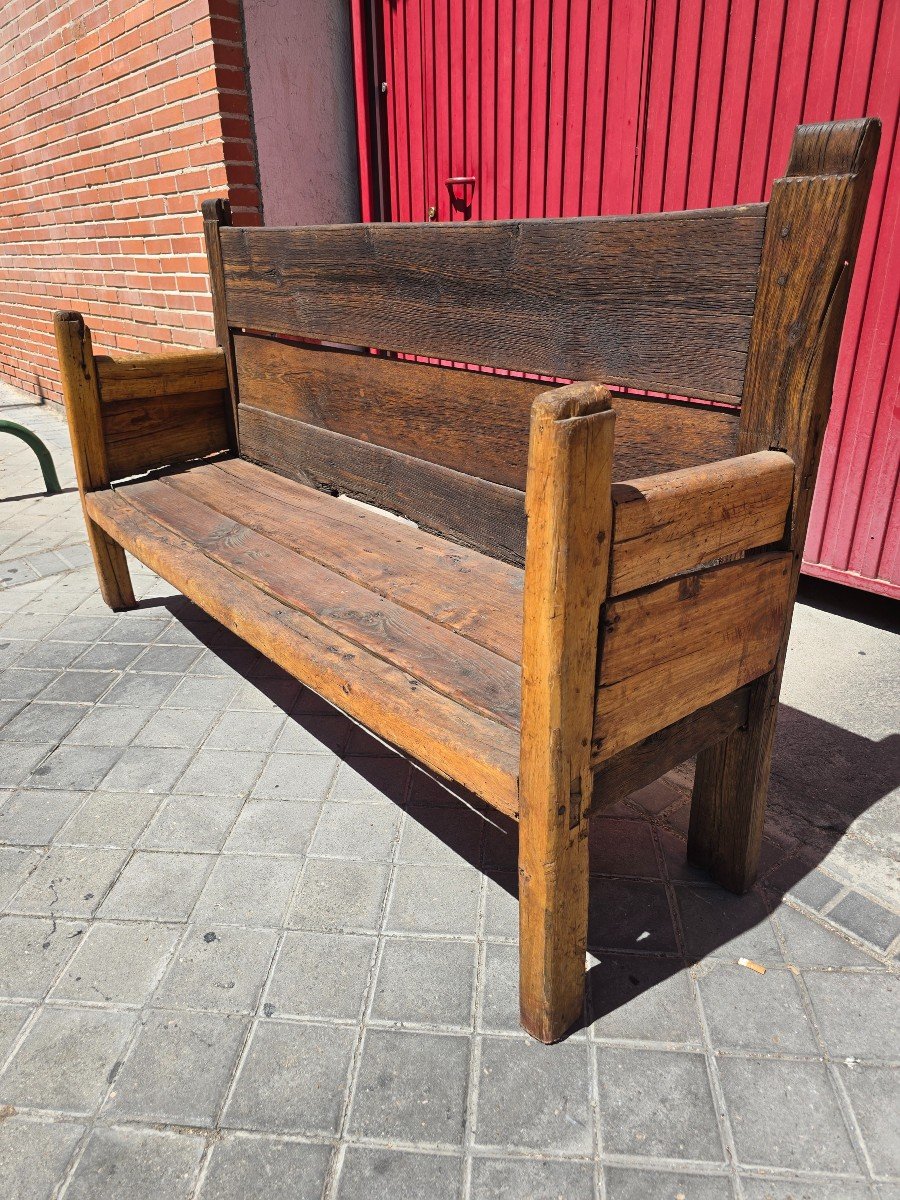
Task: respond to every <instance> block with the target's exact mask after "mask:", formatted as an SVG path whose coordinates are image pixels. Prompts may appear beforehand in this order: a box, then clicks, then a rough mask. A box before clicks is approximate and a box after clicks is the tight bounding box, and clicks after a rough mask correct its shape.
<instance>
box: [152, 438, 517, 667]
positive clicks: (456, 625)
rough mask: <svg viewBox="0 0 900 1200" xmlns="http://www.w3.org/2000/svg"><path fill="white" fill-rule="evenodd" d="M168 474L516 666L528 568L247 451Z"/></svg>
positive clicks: (227, 511)
mask: <svg viewBox="0 0 900 1200" xmlns="http://www.w3.org/2000/svg"><path fill="white" fill-rule="evenodd" d="M167 482H168V484H169V486H170V487H174V488H177V489H178V490H179V491H182V492H184V493H185V494H186V495H189V496H193V497H194V499H196V500H200V501H202V503H204V504H206V505H208V506H209V507H210V508H214V509H215V510H216V511H217V512H220V513H222V514H223V515H225V516H231V517H236V518H239V519H240V520H241V521H243V522H244V523H245V524H247V525H248V526H250V527H251V528H253V529H255V530H256V531H257V532H258V533H263V534H265V535H266V537H270V538H272V539H273V540H274V541H276V542H279V543H280V544H281V545H283V546H289V547H290V548H291V549H296V550H299V552H300V553H302V554H303V555H304V557H306V558H309V559H312V560H313V561H315V562H318V563H321V565H322V566H324V567H328V568H329V569H330V570H332V571H336V572H338V573H339V574H340V575H345V576H346V577H347V578H348V579H352V580H354V581H355V582H356V583H360V584H362V585H363V586H364V587H367V588H369V589H370V590H371V591H374V592H377V593H378V595H380V596H385V597H389V598H390V599H391V600H392V601H393V602H394V603H395V604H400V605H403V607H404V608H409V609H412V610H413V611H414V612H417V613H422V614H423V615H424V616H426V617H428V618H429V620H432V621H437V622H438V623H439V624H441V625H444V626H445V627H446V628H447V629H450V630H453V632H454V633H457V634H461V635H462V636H463V637H465V638H468V639H469V640H470V641H472V642H475V643H477V644H478V645H479V646H484V647H485V649H487V650H491V651H493V653H494V654H499V655H500V656H501V658H505V659H507V660H508V661H509V662H512V663H515V664H516V665H517V666H518V664H519V662H520V660H521V655H522V580H523V572H522V571H521V570H519V569H517V568H516V567H513V566H510V565H509V564H507V563H503V562H500V561H499V560H497V559H494V558H490V557H488V556H487V555H484V554H479V553H477V552H476V551H474V550H469V549H467V548H466V547H464V546H457V545H455V544H454V543H452V542H447V541H445V540H444V539H442V538H440V537H435V536H434V535H433V534H430V533H426V532H425V531H424V530H421V529H418V528H416V526H414V525H411V524H409V523H407V522H405V521H399V520H396V519H395V518H393V517H390V516H388V515H387V514H385V513H381V512H375V511H373V510H372V509H370V508H364V507H362V506H361V505H359V504H354V503H352V502H351V501H348V500H338V501H336V500H335V498H334V497H333V496H331V495H328V494H325V493H323V492H320V491H318V490H316V489H315V488H310V487H306V486H305V485H303V484H300V483H295V482H294V481H293V480H290V479H285V478H283V477H282V476H280V475H276V474H275V473H274V472H272V471H268V470H266V469H265V468H263V467H258V466H256V465H255V464H254V463H248V462H245V461H244V460H243V459H226V460H224V461H222V462H219V463H214V464H213V463H210V464H208V465H204V466H201V467H195V468H193V469H191V470H189V471H184V472H180V473H178V474H173V475H170V476H168V477H167Z"/></svg>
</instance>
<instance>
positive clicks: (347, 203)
mask: <svg viewBox="0 0 900 1200" xmlns="http://www.w3.org/2000/svg"><path fill="white" fill-rule="evenodd" d="M244 28H245V31H246V40H247V57H248V61H249V71H250V91H251V99H252V105H253V124H254V128H255V132H256V149H257V156H258V161H259V174H260V188H261V191H262V208H263V221H264V222H265V224H266V225H321V224H331V223H335V222H343V221H358V220H359V168H358V164H357V152H356V109H355V104H354V99H353V45H352V40H351V36H350V11H349V5H348V4H347V2H346V0H244Z"/></svg>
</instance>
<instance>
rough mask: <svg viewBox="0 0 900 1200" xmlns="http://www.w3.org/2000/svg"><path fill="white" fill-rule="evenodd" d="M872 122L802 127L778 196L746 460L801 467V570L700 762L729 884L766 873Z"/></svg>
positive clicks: (691, 849)
mask: <svg viewBox="0 0 900 1200" xmlns="http://www.w3.org/2000/svg"><path fill="white" fill-rule="evenodd" d="M880 133H881V125H880V122H878V121H876V120H872V119H868V120H862V121H842V122H838V123H834V124H830V125H808V126H800V127H799V128H798V129H797V132H796V134H795V136H794V142H793V146H792V149H791V157H790V162H789V164H788V171H787V177H786V178H785V179H780V180H776V182H775V184H774V185H773V188H772V198H771V202H770V205H769V216H768V221H767V225H766V237H765V244H764V248H763V256H762V262H761V265H760V275H759V293H758V296H757V302H756V310H755V312H754V316H753V329H752V333H751V341H750V354H749V361H748V367H747V377H746V382H745V388H744V403H743V410H742V414H741V432H740V439H739V447H738V448H739V452H740V453H744V454H749V453H752V452H754V451H757V450H768V449H777V450H781V451H784V452H785V453H786V454H789V455H790V457H791V458H792V459H793V460H794V463H795V464H796V470H795V477H794V490H793V497H792V508H791V524H790V528H789V529H788V531H787V533H786V536H785V538H784V540H783V542H782V545H784V546H785V547H786V548H788V549H789V551H790V555H791V567H790V572H789V576H790V577H789V581H788V588H787V607H786V614H785V622H784V626H783V628H782V633H781V637H780V639H779V645H778V646H777V648H776V654H775V660H774V662H773V669H772V672H771V673H770V674H769V675H768V677H766V678H763V679H760V680H759V682H758V683H757V684H755V685H754V687H753V688H752V689H751V695H750V714H749V718H748V722H747V726H746V729H742V730H738V731H737V732H735V733H734V734H732V735H731V736H730V737H729V738H727V739H726V740H725V741H724V742H722V743H720V744H719V745H718V746H715V747H714V748H712V749H711V750H707V751H705V752H704V753H702V754H701V755H700V756H699V757H698V761H697V772H696V776H695V783H694V799H693V805H692V809H691V827H690V835H689V842H688V854H689V857H690V860H691V861H692V862H693V863H695V864H696V865H698V866H703V867H707V868H709V869H710V870H711V871H712V872H713V873H714V875H715V877H716V879H718V880H719V882H720V883H722V884H723V885H724V886H725V887H728V888H731V889H732V890H733V891H737V892H742V891H746V890H747V888H749V887H750V886H751V884H752V883H753V880H754V878H755V875H756V870H757V865H758V862H759V852H760V846H761V843H762V830H763V821H764V818H765V802H766V791H767V788H768V780H769V774H770V770H771V759H772V744H773V739H774V735H775V720H776V714H777V709H778V696H779V692H780V689H781V674H782V670H783V666H784V657H785V654H786V652H787V643H788V636H789V634H790V618H791V613H792V610H793V603H794V598H795V596H796V591H797V581H798V579H799V574H800V564H801V559H802V553H803V544H804V541H805V539H806V530H807V525H808V523H809V512H810V507H811V505H812V497H813V489H814V486H815V479H816V472H817V470H818V464H819V457H820V455H821V450H822V440H823V437H824V433H825V426H826V423H827V420H828V412H829V408H830V405H831V393H832V387H833V384H834V372H835V366H836V363H837V354H838V348H839V345H840V338H841V330H842V327H843V321H844V314H845V312H846V307H847V296H848V294H849V290H850V282H851V279H852V275H853V264H854V261H855V258H856V251H857V248H858V246H859V237H860V231H861V229H862V222H863V218H864V216H865V210H866V201H867V199H868V195H869V188H870V186H871V181H872V172H873V170H874V166H875V159H876V156H877V153H878V143H879V139H880Z"/></svg>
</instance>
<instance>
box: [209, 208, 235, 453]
mask: <svg viewBox="0 0 900 1200" xmlns="http://www.w3.org/2000/svg"><path fill="white" fill-rule="evenodd" d="M200 211H201V213H202V214H203V238H204V241H205V242H206V259H207V262H208V263H209V290H210V292H211V293H212V302H213V327H214V329H215V331H216V342H217V343H218V345H219V347H220V349H221V350H222V353H223V355H224V357H225V370H226V373H227V375H228V394H229V398H230V401H231V403H230V405H229V409H228V432H229V442H230V444H231V447H232V449H233V450H234V451H235V452H237V450H238V449H239V441H238V418H237V404H238V387H237V371H236V370H235V365H234V343H233V341H232V337H231V330H230V329H229V328H228V318H227V316H226V313H225V274H224V268H223V263H222V239H221V233H222V230H223V229H225V228H228V227H229V226H230V225H231V205H230V204H229V202H228V201H227V200H204V201H203V203H202V204H201V205H200Z"/></svg>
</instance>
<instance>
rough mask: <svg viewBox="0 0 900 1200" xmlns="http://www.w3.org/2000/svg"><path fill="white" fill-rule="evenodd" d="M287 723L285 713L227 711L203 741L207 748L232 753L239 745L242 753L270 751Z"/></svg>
mask: <svg viewBox="0 0 900 1200" xmlns="http://www.w3.org/2000/svg"><path fill="white" fill-rule="evenodd" d="M286 720H287V717H286V716H285V715H284V713H279V712H246V711H239V710H231V711H226V712H224V713H223V714H222V716H221V717H220V718H219V720H218V722H217V723H216V725H215V726H214V728H213V730H212V732H211V733H210V735H209V737H208V738H207V739H206V748H207V749H212V750H233V749H235V748H236V747H238V746H239V747H240V748H241V749H242V750H256V751H266V750H271V748H272V745H273V743H274V741H275V739H276V737H277V736H278V734H279V732H280V731H281V728H282V726H283V725H284V723H285V721H286Z"/></svg>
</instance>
